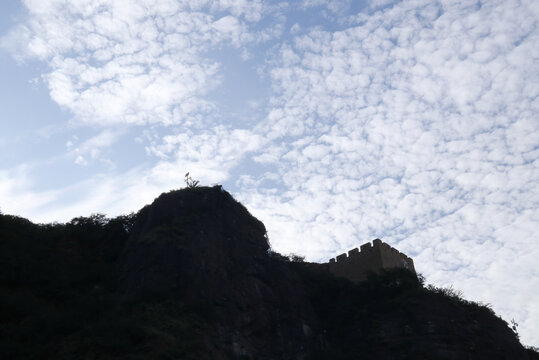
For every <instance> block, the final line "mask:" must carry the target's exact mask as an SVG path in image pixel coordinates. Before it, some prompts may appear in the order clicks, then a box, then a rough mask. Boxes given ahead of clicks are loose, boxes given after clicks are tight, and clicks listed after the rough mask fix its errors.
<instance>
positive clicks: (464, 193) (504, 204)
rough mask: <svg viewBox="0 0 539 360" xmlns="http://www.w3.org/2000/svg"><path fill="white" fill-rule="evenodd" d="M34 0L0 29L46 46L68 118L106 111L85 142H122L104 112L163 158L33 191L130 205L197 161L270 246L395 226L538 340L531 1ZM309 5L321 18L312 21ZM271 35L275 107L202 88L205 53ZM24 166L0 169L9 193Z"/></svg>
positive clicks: (22, 54)
mask: <svg viewBox="0 0 539 360" xmlns="http://www.w3.org/2000/svg"><path fill="white" fill-rule="evenodd" d="M25 4H26V6H27V8H28V10H29V19H28V20H27V21H26V22H25V23H24V24H21V25H20V27H19V28H17V29H14V30H13V32H11V33H10V34H8V35H7V36H6V37H4V38H3V40H2V43H3V45H4V47H8V48H10V49H12V51H13V53H14V54H15V55H16V56H17V57H19V58H20V59H21V60H24V59H25V58H28V57H30V58H38V59H40V60H42V61H44V62H45V63H46V64H48V66H49V69H50V71H49V72H47V73H45V74H44V75H43V79H44V81H45V83H46V84H47V86H48V88H49V92H50V94H51V97H52V99H53V100H54V101H55V102H56V103H58V104H59V105H61V106H62V107H64V108H66V109H67V110H69V111H70V112H71V113H72V114H73V115H74V121H78V122H81V123H86V124H93V125H97V126H100V127H104V128H105V130H103V132H102V133H101V135H98V136H97V137H96V138H95V139H93V140H91V139H90V140H89V141H86V142H84V143H83V144H82V145H81V146H79V147H78V148H77V149H79V151H80V152H81V154H82V153H84V154H87V155H89V157H90V158H91V157H92V156H93V155H92V149H93V148H95V147H98V148H99V149H101V148H102V147H105V146H113V143H114V141H116V139H117V138H118V137H119V136H120V135H118V134H119V133H118V132H117V130H108V128H109V127H114V126H117V125H135V124H136V125H138V126H146V127H147V129H148V134H154V135H151V136H148V137H147V139H146V140H144V141H141V143H143V145H141V146H145V148H146V151H147V154H148V155H149V156H150V157H153V158H154V159H155V162H154V163H153V164H152V166H150V167H147V166H140V167H138V168H133V169H131V170H129V171H128V172H124V173H119V174H113V176H107V175H106V174H95V176H94V177H93V178H92V179H91V181H90V180H88V181H83V182H80V183H77V184H73V185H72V186H71V187H69V188H68V189H57V190H50V191H43V192H39V193H36V194H34V195H33V196H34V197H35V198H36V199H38V200H39V202H38V205H46V204H48V203H53V199H54V198H61V197H62V196H63V195H62V194H65V193H70V192H75V193H79V192H82V191H81V190H83V189H86V190H87V189H90V190H91V191H89V194H90V195H89V196H88V197H85V198H84V199H82V200H80V201H78V202H75V203H72V204H71V205H69V206H65V205H64V207H65V208H66V210H63V211H64V213H70V212H78V213H84V212H85V211H87V209H88V208H92V209H99V210H101V211H103V210H106V211H110V212H112V213H117V212H120V211H125V210H133V209H134V208H136V207H137V206H139V205H141V204H142V203H144V202H147V201H149V200H151V198H152V197H153V196H155V195H156V194H157V193H158V192H159V191H163V190H167V189H168V188H169V187H172V186H174V185H175V184H176V186H177V184H178V183H181V178H182V177H183V174H184V171H183V170H185V169H188V170H190V171H192V173H194V174H200V178H201V179H202V180H203V181H205V182H213V181H225V185H227V183H226V181H229V185H230V186H231V187H232V189H233V190H234V192H236V194H237V196H238V197H239V198H241V200H242V201H243V202H244V203H245V204H246V205H247V206H248V207H249V209H250V210H251V211H252V212H253V213H254V214H255V215H256V216H258V217H259V218H260V219H261V220H263V221H264V222H265V224H266V226H267V228H268V229H269V235H270V239H271V241H272V245H273V246H274V247H275V248H276V249H277V250H279V251H282V252H285V253H286V252H296V253H299V254H304V255H307V258H308V259H310V260H327V258H329V257H332V256H334V255H335V254H337V253H339V252H340V251H344V250H348V249H349V248H352V247H355V246H357V245H358V243H361V242H363V241H366V240H369V239H371V238H373V237H383V238H384V240H385V241H387V242H389V243H391V244H392V245H395V246H397V247H398V248H399V249H400V250H402V251H404V252H406V253H408V254H409V255H411V256H413V257H414V259H415V261H416V265H417V268H418V270H419V271H420V272H422V273H424V274H425V275H426V277H427V279H428V280H429V281H430V282H433V283H435V284H437V285H449V284H454V285H455V286H456V287H457V288H459V289H461V290H463V291H464V293H465V295H466V296H467V297H468V298H471V299H475V300H480V301H484V302H488V303H491V304H493V307H494V309H495V310H496V311H497V312H498V313H500V314H501V315H502V316H503V317H504V318H505V319H506V320H508V319H511V318H515V319H516V320H517V322H518V323H519V324H520V328H519V332H520V333H521V336H522V340H523V342H524V343H528V344H534V345H539V338H538V337H537V334H539V327H538V326H539V322H538V321H537V319H539V294H538V293H537V291H536V290H535V289H537V288H539V273H538V269H537V266H536V263H537V261H536V259H537V258H539V245H538V243H537V239H538V236H539V229H538V228H539V226H538V224H539V210H538V209H539V195H538V194H539V193H538V192H537V189H539V156H538V155H539V147H538V144H539V121H537V113H538V110H539V109H538V107H539V103H538V101H537V98H538V93H539V69H538V65H537V64H538V59H539V50H538V49H539V48H538V47H537V46H536V44H538V43H539V34H538V31H537V22H538V21H537V20H538V19H539V5H538V3H537V2H535V1H517V0H515V1H489V2H485V3H481V2H477V1H430V0H428V1H427V0H417V1H414V2H410V1H403V2H396V3H392V2H388V1H373V2H370V3H369V5H368V6H367V7H365V8H364V9H362V10H361V11H359V12H355V13H352V12H351V11H347V9H348V10H349V9H350V6H351V2H349V1H327V2H324V1H304V2H301V3H299V4H298V5H293V4H284V3H283V4H275V5H272V6H271V7H270V6H268V5H265V4H263V3H262V2H260V1H238V2H228V1H189V2H181V1H129V2H117V1H116V2H109V1H79V2H76V3H75V4H71V3H70V4H68V5H66V4H65V3H64V2H61V1H40V2H37V1H36V2H33V1H25ZM309 12H310V13H309ZM313 12H319V13H321V14H323V16H322V17H323V18H324V19H325V22H323V23H321V24H319V25H318V26H315V27H312V26H309V23H308V22H305V21H304V20H305V19H302V16H306V17H307V16H310V15H312V14H313ZM269 14H272V15H271V17H272V18H271V21H268V20H267V19H268V16H270V15H269ZM302 14H303V15H302ZM287 19H288V20H290V21H287ZM264 20H266V22H265V21H264ZM283 24H294V25H293V26H292V27H291V29H290V30H291V31H290V32H286V31H284V30H286V29H284V25H283ZM335 29H338V30H335ZM261 44H266V46H265V47H262V49H263V51H264V59H263V60H260V61H258V62H257V63H255V64H252V63H250V64H251V65H249V66H253V67H256V68H257V70H258V71H259V72H260V73H261V74H262V75H263V76H264V77H265V79H267V80H268V82H269V85H270V87H271V95H270V97H269V99H267V104H268V105H267V113H265V114H264V115H263V116H260V117H259V118H256V119H253V121H252V122H251V123H249V124H248V126H247V125H246V124H241V125H240V124H238V123H234V122H233V121H232V120H231V119H230V116H227V115H226V114H221V115H220V116H215V113H216V112H218V111H219V106H218V105H217V104H216V103H215V102H212V100H211V96H209V94H210V93H211V91H212V90H214V89H218V88H220V87H222V86H223V84H225V82H224V81H223V78H224V77H225V76H226V72H227V69H226V67H225V66H224V65H223V63H222V62H221V61H220V60H219V58H218V57H211V56H209V55H208V54H210V53H211V52H212V51H215V50H216V49H217V50H218V49H223V48H226V49H231V50H232V51H233V52H236V53H238V54H242V56H241V57H242V58H244V59H247V58H249V54H254V53H255V52H256V51H260V49H261ZM155 126H162V127H164V128H165V130H164V131H163V130H162V129H161V130H159V131H156V130H155ZM148 139H149V140H148ZM70 151H71V152H73V151H74V150H70ZM94 153H95V152H94ZM24 174H25V168H24V167H19V168H17V169H12V170H9V171H8V170H6V171H2V172H0V193H2V195H5V196H6V198H9V197H10V196H11V198H12V202H13V203H15V202H17V201H19V200H20V199H22V197H21V196H19V197H18V198H17V199H15V198H13V196H12V195H9V194H10V193H12V192H13V191H14V190H18V191H19V192H20V191H21V189H22V190H23V189H25V186H24V182H21V183H18V182H17V179H23V178H24ZM109 175H110V174H109ZM229 179H233V180H234V181H235V182H233V181H231V180H229ZM96 182H97V183H98V185H92V184H95V183H96ZM26 188H27V187H26ZM135 195H136V196H135ZM26 203H27V202H26ZM51 208H52V209H54V211H51V214H52V215H53V216H58V217H61V216H62V211H61V210H58V204H57V203H56V205H55V206H54V207H51ZM85 209H86V210H85ZM23 210H25V211H26V210H27V211H28V212H29V213H32V211H31V209H23ZM21 211H22V210H21Z"/></svg>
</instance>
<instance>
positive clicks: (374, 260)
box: [327, 239, 415, 282]
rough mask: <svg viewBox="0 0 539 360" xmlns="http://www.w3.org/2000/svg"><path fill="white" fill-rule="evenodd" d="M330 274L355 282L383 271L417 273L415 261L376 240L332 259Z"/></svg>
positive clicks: (329, 268)
mask: <svg viewBox="0 0 539 360" xmlns="http://www.w3.org/2000/svg"><path fill="white" fill-rule="evenodd" d="M327 266H328V270H329V272H331V273H333V274H334V275H337V276H342V277H345V278H348V279H350V280H352V281H354V282H358V281H362V280H365V278H366V276H367V274H368V273H369V272H376V271H379V270H381V269H391V268H404V269H409V270H411V271H413V272H414V273H415V268H414V261H413V260H412V259H411V258H409V257H408V256H406V255H405V254H403V253H401V252H400V251H398V250H397V249H395V248H393V247H391V246H390V245H388V244H386V243H384V242H382V240H380V239H374V240H373V241H372V244H371V243H370V242H368V243H365V244H363V245H361V246H360V247H359V249H358V248H355V249H352V250H350V251H348V253H344V254H341V255H338V256H337V257H335V258H333V259H330V260H329V263H328V264H327Z"/></svg>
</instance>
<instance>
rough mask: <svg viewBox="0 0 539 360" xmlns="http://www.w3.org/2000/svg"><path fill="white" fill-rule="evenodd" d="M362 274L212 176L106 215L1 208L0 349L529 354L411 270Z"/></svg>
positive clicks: (489, 319)
mask: <svg viewBox="0 0 539 360" xmlns="http://www.w3.org/2000/svg"><path fill="white" fill-rule="evenodd" d="M361 280H362V281H356V282H352V281H350V280H349V279H347V278H345V277H338V276H335V275H334V274H333V273H331V272H330V271H327V267H325V266H324V265H323V264H313V263H308V262H304V261H303V260H302V258H301V257H299V256H292V257H287V256H282V255H280V254H278V253H276V252H274V251H272V250H271V248H270V246H269V243H268V238H267V235H266V229H265V227H264V224H262V223H261V222H260V221H259V220H257V219H256V218H254V217H253V216H252V215H251V214H250V213H249V212H248V210H247V209H246V208H245V207H244V206H243V205H241V204H240V203H239V202H237V201H236V200H234V199H233V197H232V196H231V195H230V194H229V193H228V192H226V191H224V190H223V189H222V187H221V186H214V187H196V186H193V187H190V188H186V189H182V190H175V191H171V192H168V193H165V194H162V195H160V196H159V197H158V198H157V199H155V200H154V202H153V203H152V204H151V205H148V206H145V207H144V208H142V209H141V210H140V211H139V212H137V213H136V214H130V215H125V216H120V217H117V218H113V219H108V218H106V217H105V216H103V215H99V214H97V215H92V216H90V217H76V218H74V219H73V220H71V221H70V222H68V223H66V224H56V223H55V224H34V223H32V222H30V221H28V220H26V219H23V218H20V217H16V216H11V215H0V324H1V326H0V358H2V359H223V360H225V359H226V360H228V359H305V360H309V359H313V360H314V359H523V360H524V359H539V354H538V353H537V352H535V351H533V350H532V349H526V348H524V347H523V346H522V345H521V344H520V342H519V340H518V335H517V334H516V332H515V331H514V330H512V329H511V328H510V327H509V326H508V324H507V323H506V322H505V321H504V320H502V319H501V318H499V317H498V316H496V315H495V313H494V312H493V310H492V309H491V308H490V307H489V306H485V305H481V304H477V303H474V302H470V301H467V300H465V299H463V298H462V297H461V296H460V294H458V293H457V292H455V291H453V290H452V289H441V288H436V287H433V286H425V285H424V280H423V278H422V277H421V276H419V277H418V276H417V275H416V274H415V273H414V272H413V271H410V270H407V269H404V268H398V267H396V268H392V269H378V270H377V271H375V272H372V273H368V274H365V277H364V278H361Z"/></svg>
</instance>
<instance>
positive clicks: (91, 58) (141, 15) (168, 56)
mask: <svg viewBox="0 0 539 360" xmlns="http://www.w3.org/2000/svg"><path fill="white" fill-rule="evenodd" d="M24 4H25V5H26V7H27V9H28V13H29V19H28V21H27V22H26V23H25V24H21V25H20V26H18V27H17V28H15V29H13V30H12V31H11V32H10V33H9V34H8V35H7V36H6V37H4V38H3V39H2V44H3V47H4V48H8V49H10V50H11V52H12V53H13V54H14V55H15V56H17V57H18V58H20V59H24V58H38V59H41V60H43V61H45V62H46V63H48V65H49V67H50V72H49V73H48V74H46V75H45V76H44V77H43V79H44V80H45V82H46V84H47V85H48V87H49V91H50V94H51V97H52V99H53V100H54V101H55V102H57V103H58V104H59V105H61V106H63V107H65V108H66V109H68V110H70V111H71V112H73V114H74V115H75V119H76V120H77V121H83V122H85V123H94V124H100V125H112V124H125V123H127V124H147V123H161V124H165V125H166V124H178V123H183V124H185V123H187V124H188V125H189V123H190V122H193V121H197V122H200V121H203V120H204V119H205V118H210V117H211V116H210V111H211V110H212V109H214V105H213V104H211V103H210V102H208V101H207V100H205V98H204V97H205V95H206V94H207V93H208V92H209V91H210V90H212V89H214V88H215V86H216V85H218V84H219V82H220V75H219V73H218V71H219V64H218V63H217V62H216V61H214V60H211V59H209V58H206V57H205V56H204V55H203V53H204V52H207V51H209V50H210V49H212V48H215V47H220V46H223V45H226V44H228V45H231V46H234V47H240V46H242V45H244V44H246V43H249V42H253V41H258V39H261V37H264V36H266V34H264V33H263V32H262V33H257V34H255V33H251V31H250V30H249V29H248V26H249V25H248V24H249V23H251V22H256V21H258V20H260V19H261V17H262V15H263V14H264V11H265V6H263V4H262V3H261V2H260V1H240V2H237V1H235V2H230V1H224V0H223V1H199V2H196V3H193V2H185V3H182V2H176V1H157V2H156V1H145V0H144V1H143V0H139V1H121V2H119V1H104V0H103V1H94V0H84V1H77V2H69V3H66V2H64V1H54V0H48V1H31V0H28V1H25V2H24ZM217 12H219V13H222V12H225V15H224V16H221V17H216V16H215V15H214V13H217Z"/></svg>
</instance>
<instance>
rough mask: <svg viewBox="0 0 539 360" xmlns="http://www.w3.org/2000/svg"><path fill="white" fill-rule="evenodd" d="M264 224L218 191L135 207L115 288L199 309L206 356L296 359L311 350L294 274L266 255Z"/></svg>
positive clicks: (307, 309)
mask: <svg viewBox="0 0 539 360" xmlns="http://www.w3.org/2000/svg"><path fill="white" fill-rule="evenodd" d="M268 251H269V245H268V241H267V238H266V229H265V227H264V225H263V224H262V223H261V222H260V221H258V220H257V219H255V218H254V217H252V216H251V215H250V214H249V212H248V211H247V209H245V207H243V206H242V205H241V204H239V203H238V202H236V201H235V200H234V199H233V198H232V197H231V196H230V194H228V193H227V192H225V191H223V190H222V188H221V187H220V186H216V187H212V188H193V189H186V190H182V191H173V192H170V193H167V194H163V195H161V196H160V197H159V198H157V199H156V200H155V201H154V202H153V204H151V205H150V206H147V207H145V208H144V209H142V210H141V212H140V214H139V217H138V220H137V222H136V224H135V226H134V229H133V232H132V235H131V238H130V239H129V241H128V244H127V246H126V249H125V251H124V253H123V255H122V256H121V258H120V262H119V271H120V291H122V293H123V294H125V295H127V296H146V295H149V296H153V297H155V296H158V297H163V298H173V299H175V300H179V301H182V302H184V303H186V304H196V306H197V307H199V308H203V309H204V310H203V311H204V312H205V313H206V314H205V316H207V317H208V318H211V323H212V324H214V325H213V326H211V328H206V329H204V330H203V331H202V332H203V333H204V335H203V336H204V337H205V339H204V342H205V343H206V344H207V346H208V351H207V354H206V355H207V356H206V357H207V358H208V359H220V358H223V359H224V358H229V357H226V356H227V355H230V354H231V355H234V356H242V357H243V358H245V359H265V358H268V359H301V358H303V357H304V356H305V355H306V351H307V350H308V349H309V350H311V349H312V348H313V346H314V347H315V340H314V336H313V331H315V330H316V327H317V323H316V320H315V316H314V313H313V311H312V307H311V305H310V302H309V300H308V299H307V297H306V295H305V293H304V292H303V290H302V286H301V285H300V283H299V282H298V279H297V277H295V276H294V274H293V273H292V272H291V271H290V270H289V268H288V267H287V266H286V265H285V264H283V263H282V262H279V261H276V260H275V259H273V258H272V257H271V256H269V254H268Z"/></svg>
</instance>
